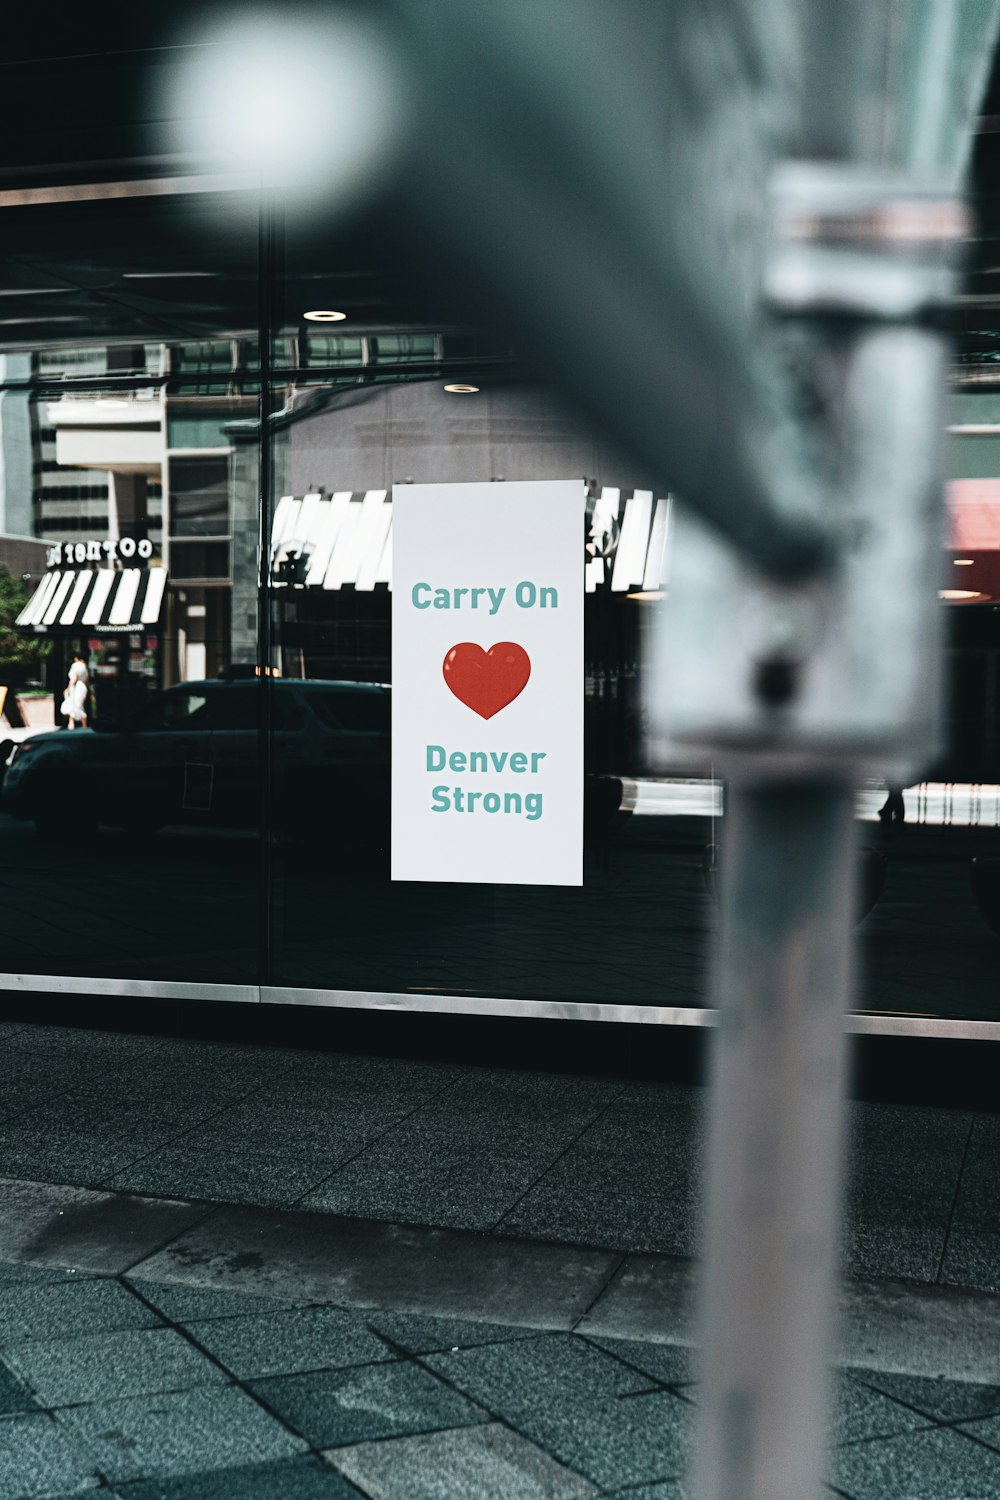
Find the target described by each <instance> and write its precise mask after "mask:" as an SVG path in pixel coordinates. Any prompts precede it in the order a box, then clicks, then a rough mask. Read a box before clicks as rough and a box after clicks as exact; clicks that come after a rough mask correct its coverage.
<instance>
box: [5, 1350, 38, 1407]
mask: <svg viewBox="0 0 1000 1500" xmlns="http://www.w3.org/2000/svg"><path fill="white" fill-rule="evenodd" d="M37 1410H38V1402H37V1401H36V1400H35V1398H34V1396H33V1395H32V1394H31V1392H30V1391H29V1390H28V1388H27V1386H26V1385H25V1384H24V1382H23V1381H21V1380H19V1379H18V1377H17V1375H16V1373H15V1372H14V1369H13V1367H12V1366H11V1364H9V1363H7V1362H5V1361H4V1360H0V1417H8V1416H10V1415H11V1414H12V1413H13V1412H25V1411H37Z"/></svg>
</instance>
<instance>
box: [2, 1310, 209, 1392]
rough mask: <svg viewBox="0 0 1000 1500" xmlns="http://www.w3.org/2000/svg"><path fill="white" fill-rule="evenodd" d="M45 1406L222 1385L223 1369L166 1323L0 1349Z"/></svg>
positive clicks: (13, 1368) (42, 1340)
mask: <svg viewBox="0 0 1000 1500" xmlns="http://www.w3.org/2000/svg"><path fill="white" fill-rule="evenodd" d="M4 1358H5V1360H6V1362H7V1364H8V1365H9V1366H10V1367H11V1369H12V1370H14V1371H15V1373H16V1374H18V1375H19V1376H20V1377H21V1378H22V1380H25V1381H26V1382H27V1383H28V1384H29V1385H30V1386H31V1388H32V1389H33V1390H34V1391H35V1392H36V1394H37V1395H38V1398H39V1400H40V1401H41V1402H42V1403H43V1405H45V1406H50V1407H51V1406H73V1405H77V1404H78V1403H81V1402H84V1401H113V1400H117V1399H118V1398H119V1397H122V1396H141V1395H159V1394H161V1393H162V1392H164V1391H179V1390H188V1389H190V1388H192V1387H194V1386H200V1385H222V1384H225V1383H226V1382H227V1380H228V1378H229V1377H228V1376H227V1374H226V1373H225V1371H224V1370H220V1369H219V1367H218V1365H217V1364H215V1363H213V1361H212V1360H210V1359H206V1358H205V1356H204V1355H203V1354H200V1353H199V1352H198V1350H197V1349H195V1348H194V1347H193V1345H191V1344H190V1343H188V1341H187V1340H186V1339H184V1338H182V1337H181V1335H180V1334H179V1333H176V1332H174V1330H173V1329H170V1328H150V1329H143V1330H139V1331H135V1332H121V1333H101V1334H91V1335H89V1336H88V1337H86V1338H77V1339H65V1338H63V1339H39V1340H36V1341H34V1342H33V1343H27V1344H17V1345H14V1346H13V1347H12V1348H10V1349H7V1350H6V1351H5V1354H4Z"/></svg>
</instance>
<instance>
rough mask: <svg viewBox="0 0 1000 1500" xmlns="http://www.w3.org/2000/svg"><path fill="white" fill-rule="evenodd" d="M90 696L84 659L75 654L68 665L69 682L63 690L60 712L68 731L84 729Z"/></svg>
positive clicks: (88, 679) (77, 653) (88, 675)
mask: <svg viewBox="0 0 1000 1500" xmlns="http://www.w3.org/2000/svg"><path fill="white" fill-rule="evenodd" d="M89 696H90V673H89V671H88V670H87V663H86V660H85V658H84V657H82V656H81V655H80V653H79V652H76V653H75V654H74V656H73V660H72V662H71V663H70V669H69V681H68V682H67V684H66V687H65V689H64V690H63V701H62V712H63V713H64V714H65V715H66V719H67V726H68V728H70V729H76V728H77V727H79V728H80V729H86V727H87V699H88V698H89Z"/></svg>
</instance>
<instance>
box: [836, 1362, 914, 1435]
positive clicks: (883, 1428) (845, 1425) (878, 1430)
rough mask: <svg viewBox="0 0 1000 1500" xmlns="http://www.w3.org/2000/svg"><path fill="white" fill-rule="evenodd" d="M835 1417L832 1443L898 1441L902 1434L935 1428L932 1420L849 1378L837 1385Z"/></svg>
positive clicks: (842, 1378)
mask: <svg viewBox="0 0 1000 1500" xmlns="http://www.w3.org/2000/svg"><path fill="white" fill-rule="evenodd" d="M832 1415H833V1420H832V1422H831V1432H830V1440H831V1442H833V1443H856V1442H861V1441H867V1440H868V1439H869V1438H888V1437H896V1436H898V1434H899V1433H902V1432H917V1431H919V1429H920V1428H923V1427H931V1426H933V1422H932V1421H931V1419H930V1418H929V1417H926V1416H922V1415H921V1413H920V1412H916V1411H913V1409H912V1408H911V1407H908V1406H902V1405H900V1403H899V1402H898V1401H894V1400H893V1399H892V1398H891V1397H890V1396H887V1395H884V1394H883V1393H882V1392H881V1391H876V1390H873V1389H872V1388H871V1387H870V1386H867V1385H863V1384H862V1383H861V1382H860V1381H856V1380H852V1379H851V1378H850V1377H841V1378H840V1379H838V1381H837V1384H836V1391H835V1398H834V1408H833V1414H832Z"/></svg>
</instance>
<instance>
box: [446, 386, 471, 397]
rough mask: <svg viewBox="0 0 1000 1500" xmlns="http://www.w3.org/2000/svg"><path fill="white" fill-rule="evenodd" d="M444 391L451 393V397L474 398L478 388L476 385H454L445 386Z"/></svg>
mask: <svg viewBox="0 0 1000 1500" xmlns="http://www.w3.org/2000/svg"><path fill="white" fill-rule="evenodd" d="M445 390H446V391H451V393H452V395H453V396H475V395H476V394H477V393H478V391H479V387H478V385H463V384H461V383H458V384H455V385H446V386H445Z"/></svg>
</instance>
